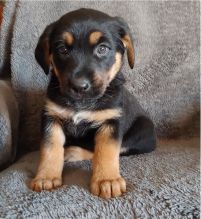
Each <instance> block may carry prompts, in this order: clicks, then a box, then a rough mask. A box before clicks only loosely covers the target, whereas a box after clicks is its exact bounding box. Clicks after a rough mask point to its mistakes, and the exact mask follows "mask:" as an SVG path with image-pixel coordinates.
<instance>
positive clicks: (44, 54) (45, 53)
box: [35, 23, 54, 74]
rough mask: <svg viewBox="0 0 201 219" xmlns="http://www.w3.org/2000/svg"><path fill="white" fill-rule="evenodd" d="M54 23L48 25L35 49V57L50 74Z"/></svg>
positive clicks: (46, 72)
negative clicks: (50, 44)
mask: <svg viewBox="0 0 201 219" xmlns="http://www.w3.org/2000/svg"><path fill="white" fill-rule="evenodd" d="M53 26H54V23H52V24H50V25H48V26H47V27H46V28H45V30H44V32H43V34H42V35H41V36H40V38H39V41H38V44H37V46H36V49H35V58H36V60H37V62H38V64H39V65H40V66H41V67H42V69H43V70H44V72H45V74H48V72H49V68H50V46H49V37H50V34H51V33H52V29H53Z"/></svg>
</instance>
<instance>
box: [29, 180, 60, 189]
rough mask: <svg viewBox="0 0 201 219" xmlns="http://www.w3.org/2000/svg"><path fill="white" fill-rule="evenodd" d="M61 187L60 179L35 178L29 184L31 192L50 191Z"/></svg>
mask: <svg viewBox="0 0 201 219" xmlns="http://www.w3.org/2000/svg"><path fill="white" fill-rule="evenodd" d="M61 185H62V180H61V178H45V177H44V178H42V177H41V178H35V179H33V180H32V181H31V183H30V188H31V189H32V190H33V191H36V192H40V191H42V190H52V189H55V188H57V187H59V186H61Z"/></svg>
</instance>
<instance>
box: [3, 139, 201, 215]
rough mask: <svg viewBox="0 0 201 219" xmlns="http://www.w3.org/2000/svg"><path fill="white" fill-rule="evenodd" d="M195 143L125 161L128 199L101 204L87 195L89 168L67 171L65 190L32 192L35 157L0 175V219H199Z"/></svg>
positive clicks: (74, 166) (163, 145)
mask: <svg viewBox="0 0 201 219" xmlns="http://www.w3.org/2000/svg"><path fill="white" fill-rule="evenodd" d="M198 151H199V139H191V140H190V141H180V142H174V141H170V142H159V146H158V148H157V150H156V151H155V152H153V153H151V154H147V155H139V156H131V157H123V158H121V162H120V166H121V173H122V175H123V176H124V177H125V179H126V180H127V182H128V191H127V193H126V194H125V195H124V196H123V197H120V198H113V199H111V200H109V201H104V200H102V199H101V198H98V197H95V196H93V195H91V194H90V192H89V180H90V175H91V171H90V169H91V163H90V162H89V161H82V162H77V163H69V164H66V165H65V169H64V173H63V179H64V180H63V181H64V182H63V183H64V185H63V186H62V187H61V188H60V189H57V190H56V191H53V192H47V191H45V192H41V193H36V192H32V191H30V190H29V189H28V188H27V184H28V183H29V181H30V179H31V178H32V177H33V176H34V173H35V170H36V163H37V160H38V153H36V152H34V153H32V154H29V155H27V156H26V157H23V158H22V159H21V160H19V161H18V162H17V163H16V164H15V165H14V166H11V167H10V168H8V169H7V170H5V171H4V172H2V173H0V218H8V219H11V218H48V219H49V218H77V219H84V218H85V219H95V218H97V219H98V218H104V219H121V218H122V219H123V218H125V219H134V218H141V219H146V218H147V219H148V218H168V219H171V218H172V219H179V218H182V219H185V218H186V219H187V218H199V183H200V181H199V180H200V179H199V153H198Z"/></svg>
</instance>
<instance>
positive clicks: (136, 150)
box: [42, 72, 155, 155]
mask: <svg viewBox="0 0 201 219" xmlns="http://www.w3.org/2000/svg"><path fill="white" fill-rule="evenodd" d="M51 80H52V81H51V82H50V84H49V87H48V92H47V97H48V99H47V103H50V102H51V103H52V106H53V107H52V108H51V106H49V104H47V106H48V107H46V108H45V110H44V114H43V119H44V120H46V121H48V120H49V122H50V123H51V121H52V117H51V116H50V115H51V112H49V111H51V110H52V111H54V112H55V118H57V119H59V121H60V122H61V124H62V127H63V129H64V133H65V135H66V139H67V140H66V142H65V147H69V146H72V145H76V146H79V147H82V148H84V149H87V150H89V151H92V152H93V151H94V146H95V142H94V139H95V134H96V132H97V130H98V129H99V128H100V126H101V125H102V124H103V123H110V122H111V123H115V122H118V123H119V125H120V127H119V132H121V133H122V135H123V138H122V146H121V154H122V155H129V154H140V153H146V152H149V151H152V150H153V149H154V146H155V135H154V127H153V124H152V122H151V120H150V119H149V118H148V116H147V114H146V113H145V112H144V110H143V109H142V107H141V106H140V105H139V103H138V101H137V100H136V98H135V97H134V96H133V95H131V94H130V93H129V92H128V91H127V89H126V88H125V87H124V86H123V84H124V78H123V75H122V73H120V72H119V75H118V77H117V78H115V79H114V80H113V81H112V83H111V84H110V86H109V87H108V88H107V90H106V91H105V94H104V95H103V96H102V97H101V98H99V99H97V100H95V101H94V100H84V99H83V100H80V101H76V102H74V101H73V100H71V99H66V98H63V96H62V95H61V93H60V89H59V82H58V80H57V78H56V77H54V75H53V77H52V79H51ZM55 87H56V88H55ZM59 108H60V111H63V115H62V113H60V114H59V113H58V111H59ZM64 112H65V113H64ZM100 112H101V113H102V117H101V118H100ZM108 113H109V114H108ZM56 114H57V115H56ZM94 114H96V115H95V116H93V117H95V118H93V119H91V118H92V115H94ZM49 116H50V117H49ZM48 117H49V118H48ZM43 124H45V126H44V127H43V129H42V133H43V134H45V132H46V123H43ZM114 134H115V133H114Z"/></svg>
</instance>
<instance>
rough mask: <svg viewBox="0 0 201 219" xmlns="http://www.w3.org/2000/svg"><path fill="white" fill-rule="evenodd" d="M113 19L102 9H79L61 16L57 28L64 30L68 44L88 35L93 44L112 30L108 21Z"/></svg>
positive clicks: (64, 37) (63, 33) (59, 30)
mask: <svg viewBox="0 0 201 219" xmlns="http://www.w3.org/2000/svg"><path fill="white" fill-rule="evenodd" d="M111 20H112V17H110V16H109V15H107V14H104V13H102V12H100V11H95V10H92V9H79V10H77V11H73V12H70V13H67V14H66V15H64V16H63V17H61V19H60V20H59V21H58V22H57V24H58V25H57V28H56V29H57V30H58V32H60V33H61V32H62V38H63V39H65V41H66V42H67V43H68V44H73V42H74V41H75V40H79V38H82V39H83V38H86V37H88V40H89V42H91V43H92V44H93V43H95V42H97V41H98V39H100V37H101V36H103V35H105V34H107V33H108V32H109V31H110V28H108V25H109V23H108V22H109V21H111ZM56 32H57V31H56Z"/></svg>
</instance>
